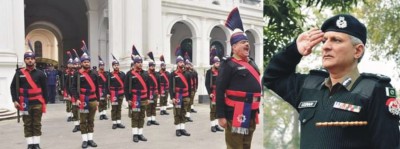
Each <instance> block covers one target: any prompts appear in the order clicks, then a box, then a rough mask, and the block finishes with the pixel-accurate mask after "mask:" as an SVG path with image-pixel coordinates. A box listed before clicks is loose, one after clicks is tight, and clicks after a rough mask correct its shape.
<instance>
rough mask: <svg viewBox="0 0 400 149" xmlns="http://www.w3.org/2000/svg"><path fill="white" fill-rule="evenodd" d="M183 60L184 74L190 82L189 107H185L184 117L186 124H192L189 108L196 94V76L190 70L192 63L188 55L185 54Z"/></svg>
mask: <svg viewBox="0 0 400 149" xmlns="http://www.w3.org/2000/svg"><path fill="white" fill-rule="evenodd" d="M185 59H186V60H185V69H184V72H185V73H186V74H188V76H189V80H190V82H191V85H190V86H189V88H190V92H189V98H190V101H189V106H187V107H186V114H185V117H186V122H193V120H192V118H191V117H190V113H191V112H192V111H191V110H192V108H191V107H192V106H193V99H194V94H196V92H195V90H196V85H195V83H196V80H195V79H196V78H197V74H195V71H193V70H192V68H191V67H192V63H191V62H190V60H189V55H187V54H186V56H185ZM192 97H193V98H192ZM194 112H196V111H193V113H194Z"/></svg>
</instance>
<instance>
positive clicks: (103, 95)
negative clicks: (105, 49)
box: [97, 56, 110, 120]
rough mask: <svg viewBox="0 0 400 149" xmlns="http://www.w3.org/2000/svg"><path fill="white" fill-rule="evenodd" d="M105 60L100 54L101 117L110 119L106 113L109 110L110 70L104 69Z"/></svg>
mask: <svg viewBox="0 0 400 149" xmlns="http://www.w3.org/2000/svg"><path fill="white" fill-rule="evenodd" d="M104 65H105V64H104V62H103V59H101V57H100V56H99V71H98V72H97V73H98V78H99V93H100V101H99V114H100V116H99V119H100V120H108V117H107V115H106V112H107V99H106V88H107V85H108V84H107V82H108V80H107V79H108V75H110V74H109V72H107V71H104Z"/></svg>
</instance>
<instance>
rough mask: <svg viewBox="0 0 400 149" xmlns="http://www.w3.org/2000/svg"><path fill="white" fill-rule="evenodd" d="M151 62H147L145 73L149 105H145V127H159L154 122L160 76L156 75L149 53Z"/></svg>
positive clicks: (150, 56) (150, 55)
mask: <svg viewBox="0 0 400 149" xmlns="http://www.w3.org/2000/svg"><path fill="white" fill-rule="evenodd" d="M147 55H148V56H149V58H150V59H151V60H152V61H149V70H148V71H147V73H148V74H149V86H148V87H149V88H148V89H149V92H150V94H149V97H150V98H149V105H147V110H146V114H147V126H150V125H160V124H159V123H158V122H157V121H156V107H157V100H158V95H159V93H160V92H161V91H160V76H159V75H158V74H157V73H156V64H155V60H154V56H153V52H149V53H148V54H147Z"/></svg>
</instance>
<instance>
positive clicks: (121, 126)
mask: <svg viewBox="0 0 400 149" xmlns="http://www.w3.org/2000/svg"><path fill="white" fill-rule="evenodd" d="M117 127H118V128H125V126H124V125H122V124H117Z"/></svg>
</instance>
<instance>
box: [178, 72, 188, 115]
mask: <svg viewBox="0 0 400 149" xmlns="http://www.w3.org/2000/svg"><path fill="white" fill-rule="evenodd" d="M175 74H176V75H178V76H179V78H181V80H182V82H183V84H185V88H179V87H175V99H176V100H177V102H178V103H176V105H175V108H181V107H182V104H183V97H184V96H185V97H187V96H189V92H188V88H189V85H188V83H187V80H186V78H185V76H183V74H182V73H178V72H175Z"/></svg>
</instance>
